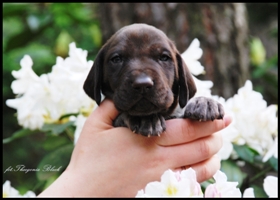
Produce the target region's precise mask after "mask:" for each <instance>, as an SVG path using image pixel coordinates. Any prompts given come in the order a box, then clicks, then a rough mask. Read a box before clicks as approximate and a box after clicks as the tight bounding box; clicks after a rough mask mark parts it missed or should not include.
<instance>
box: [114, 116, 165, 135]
mask: <svg viewBox="0 0 280 200" xmlns="http://www.w3.org/2000/svg"><path fill="white" fill-rule="evenodd" d="M114 126H115V127H119V126H123V127H128V128H129V129H130V130H131V131H133V132H134V133H137V134H141V135H143V136H146V137H150V136H160V134H161V133H162V132H164V131H165V130H166V126H165V119H164V118H163V116H161V115H149V116H143V117H140V116H130V115H127V114H126V113H121V114H120V115H119V116H118V117H117V118H116V119H115V121H114Z"/></svg>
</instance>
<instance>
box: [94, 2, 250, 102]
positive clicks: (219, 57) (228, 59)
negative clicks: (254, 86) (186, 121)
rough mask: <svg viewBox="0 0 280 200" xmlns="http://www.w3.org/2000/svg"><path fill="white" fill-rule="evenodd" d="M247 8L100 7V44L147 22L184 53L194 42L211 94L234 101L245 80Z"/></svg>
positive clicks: (239, 5)
mask: <svg viewBox="0 0 280 200" xmlns="http://www.w3.org/2000/svg"><path fill="white" fill-rule="evenodd" d="M246 16H247V14H246V7H245V4H243V3H100V4H99V17H100V21H101V29H102V34H103V41H104V42H105V41H106V40H107V39H108V38H109V37H110V36H111V35H112V34H114V33H115V32H116V31H117V30H118V29H120V28H121V27H123V26H125V25H129V24H132V23H147V24H150V25H154V26H156V27H157V28H159V29H161V30H162V31H164V32H165V33H166V34H167V35H168V37H169V38H171V39H172V40H173V41H174V42H175V44H176V46H177V48H178V50H179V51H180V52H183V51H184V50H186V48H187V47H188V46H189V45H190V43H191V42H192V40H193V39H194V38H198V39H199V41H200V43H201V44H200V45H201V48H202V49H203V57H202V58H201V59H200V60H199V61H200V62H201V63H202V65H203V66H204V67H205V71H206V75H205V76H202V77H199V78H200V79H206V80H211V81H213V82H214V87H213V88H212V93H213V94H216V95H219V96H222V97H224V98H226V99H227V98H229V97H232V96H233V95H234V94H236V92H237V90H238V88H240V87H242V86H243V85H244V83H245V81H246V80H247V79H249V51H248V49H249V48H248V41H247V40H248V33H247V32H248V28H247V18H246Z"/></svg>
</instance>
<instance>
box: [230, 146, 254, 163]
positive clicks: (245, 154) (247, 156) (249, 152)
mask: <svg viewBox="0 0 280 200" xmlns="http://www.w3.org/2000/svg"><path fill="white" fill-rule="evenodd" d="M233 147H234V150H235V151H236V153H237V154H238V156H239V157H240V158H242V159H243V160H244V161H247V162H249V163H251V164H254V157H255V156H256V155H258V153H257V152H256V151H255V150H253V149H251V148H250V147H248V146H247V145H242V146H241V145H233Z"/></svg>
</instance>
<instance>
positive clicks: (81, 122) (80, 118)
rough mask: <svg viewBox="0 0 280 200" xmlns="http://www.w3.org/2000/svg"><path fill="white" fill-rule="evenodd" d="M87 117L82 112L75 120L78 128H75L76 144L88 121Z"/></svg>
mask: <svg viewBox="0 0 280 200" xmlns="http://www.w3.org/2000/svg"><path fill="white" fill-rule="evenodd" d="M86 119H87V117H85V116H84V115H81V114H80V115H78V116H77V118H76V120H75V126H76V130H75V133H74V144H76V143H77V141H78V139H79V137H80V134H81V132H82V129H83V126H84V124H85V122H86Z"/></svg>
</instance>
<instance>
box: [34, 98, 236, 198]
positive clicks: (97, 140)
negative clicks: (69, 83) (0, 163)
mask: <svg viewBox="0 0 280 200" xmlns="http://www.w3.org/2000/svg"><path fill="white" fill-rule="evenodd" d="M117 115H118V111H117V110H116V108H115V107H114V104H113V102H112V101H111V100H107V99H105V100H104V101H103V102H102V103H101V105H100V106H99V107H98V108H97V109H96V110H95V111H94V112H93V113H92V114H91V115H90V116H89V117H88V119H87V121H86V123H85V125H84V128H83V130H82V133H81V135H80V138H79V140H78V142H77V144H76V146H75V149H74V151H73V154H72V157H71V161H70V163H69V165H68V167H67V169H66V170H65V171H64V172H63V173H62V175H61V176H60V177H59V178H58V179H57V180H56V181H55V182H54V183H53V184H52V185H51V186H50V187H49V188H47V189H46V190H45V191H43V192H42V193H41V194H40V195H39V196H64V197H66V196H71V197H75V196H80V197H86V196H88V197H94V196H95V197H98V196H99V197H101V196H102V197H105V196H107V197H109V196H111V197H120V196H122V197H124V196H131V197H134V196H135V195H136V194H137V191H138V190H140V189H142V188H144V187H145V185H146V184H147V183H148V182H152V181H156V180H159V179H160V177H161V175H162V174H163V172H164V171H165V170H167V169H172V170H181V167H182V166H187V167H192V168H193V169H194V170H195V171H196V173H197V178H198V181H199V182H201V181H204V180H207V179H209V178H211V177H212V176H213V175H214V173H215V172H216V171H217V170H218V169H219V168H220V160H219V158H217V157H216V156H215V154H216V153H217V152H218V151H219V149H220V148H221V146H222V137H221V134H220V133H219V132H217V131H220V130H222V129H223V128H224V127H226V126H228V124H229V123H230V122H231V119H230V118H228V117H224V119H223V120H214V121H213V122H211V121H209V122H197V121H191V120H188V119H172V120H167V121H166V127H167V130H166V132H165V133H163V134H162V135H161V137H150V138H148V137H143V136H142V135H137V134H134V133H132V132H131V131H130V130H129V129H128V128H123V127H118V128H115V127H113V126H112V121H113V119H115V117H116V116H117Z"/></svg>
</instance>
